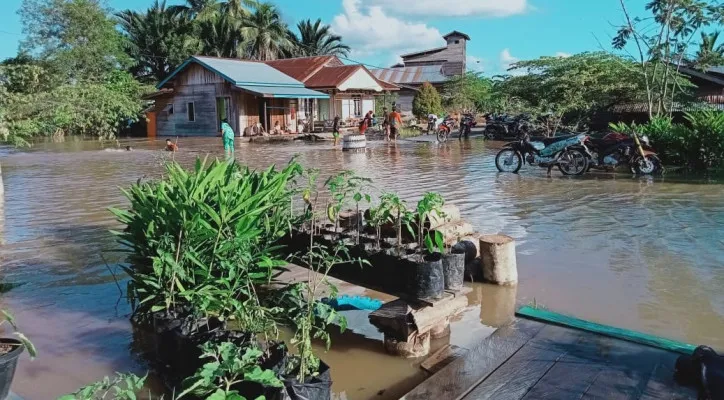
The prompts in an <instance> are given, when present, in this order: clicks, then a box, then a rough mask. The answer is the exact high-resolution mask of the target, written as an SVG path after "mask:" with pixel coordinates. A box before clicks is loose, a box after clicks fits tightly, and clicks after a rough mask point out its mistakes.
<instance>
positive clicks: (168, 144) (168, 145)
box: [166, 139, 178, 151]
mask: <svg viewBox="0 0 724 400" xmlns="http://www.w3.org/2000/svg"><path fill="white" fill-rule="evenodd" d="M166 151H178V146H177V145H176V143H173V142H171V139H166Z"/></svg>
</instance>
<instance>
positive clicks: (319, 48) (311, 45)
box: [293, 19, 350, 56]
mask: <svg viewBox="0 0 724 400" xmlns="http://www.w3.org/2000/svg"><path fill="white" fill-rule="evenodd" d="M297 29H298V30H299V36H296V35H294V36H293V40H294V42H295V45H296V47H297V48H298V50H297V51H298V53H299V54H300V55H304V56H323V55H334V56H346V55H347V54H349V50H350V48H349V46H347V45H345V44H343V43H342V37H341V36H339V35H335V34H333V33H332V32H331V31H330V27H329V25H322V20H321V19H317V20H316V21H315V22H312V20H309V19H307V20H304V21H300V22H299V23H298V24H297Z"/></svg>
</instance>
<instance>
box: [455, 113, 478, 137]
mask: <svg viewBox="0 0 724 400" xmlns="http://www.w3.org/2000/svg"><path fill="white" fill-rule="evenodd" d="M473 126H475V116H473V115H472V114H463V116H462V118H461V119H460V137H459V138H460V139H462V137H463V135H465V138H467V137H468V135H470V131H471V130H472V129H473Z"/></svg>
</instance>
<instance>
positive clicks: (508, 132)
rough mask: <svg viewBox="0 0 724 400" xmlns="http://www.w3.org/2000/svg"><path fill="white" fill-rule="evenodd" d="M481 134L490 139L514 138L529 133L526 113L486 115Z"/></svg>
mask: <svg viewBox="0 0 724 400" xmlns="http://www.w3.org/2000/svg"><path fill="white" fill-rule="evenodd" d="M486 121H487V122H486V124H485V130H484V131H483V135H484V136H485V138H486V139H490V140H515V139H517V138H519V137H520V136H522V135H524V134H526V133H530V118H529V117H528V116H526V115H518V116H517V117H511V116H509V115H501V116H486Z"/></svg>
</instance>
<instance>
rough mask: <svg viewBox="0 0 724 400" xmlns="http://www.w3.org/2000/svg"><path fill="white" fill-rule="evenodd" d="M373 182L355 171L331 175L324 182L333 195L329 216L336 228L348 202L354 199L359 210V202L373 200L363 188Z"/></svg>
mask: <svg viewBox="0 0 724 400" xmlns="http://www.w3.org/2000/svg"><path fill="white" fill-rule="evenodd" d="M371 182H372V180H371V179H369V178H363V177H361V176H357V175H356V174H355V173H354V171H349V170H347V171H342V172H340V173H339V174H337V175H332V176H330V177H329V178H328V179H327V181H326V182H325V183H324V186H326V187H327V189H328V190H329V193H330V194H331V195H332V203H331V204H330V205H329V208H328V210H329V212H328V217H329V219H330V220H331V222H334V224H335V228H337V227H338V224H339V213H340V211H342V208H343V207H345V206H346V205H347V204H348V202H350V201H352V202H354V203H355V204H356V206H357V211H358V212H359V203H360V202H362V201H363V200H366V201H367V202H368V203H369V202H371V200H372V199H371V197H370V195H369V194H367V193H363V190H364V189H365V187H366V186H367V185H369V184H370V183H371Z"/></svg>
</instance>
